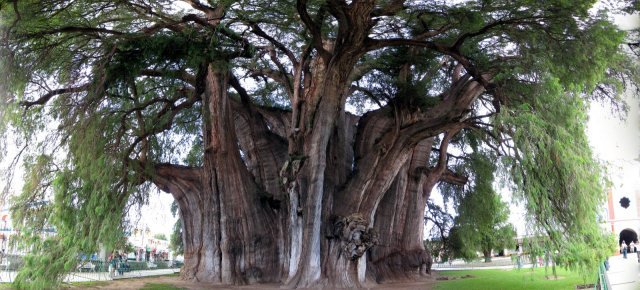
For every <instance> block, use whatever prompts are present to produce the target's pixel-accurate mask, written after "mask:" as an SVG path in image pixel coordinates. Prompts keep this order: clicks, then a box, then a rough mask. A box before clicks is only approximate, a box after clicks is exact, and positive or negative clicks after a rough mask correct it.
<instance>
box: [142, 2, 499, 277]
mask: <svg viewBox="0 0 640 290" xmlns="http://www.w3.org/2000/svg"><path fill="white" fill-rule="evenodd" d="M298 3H299V4H301V3H302V5H304V1H300V2H298ZM298 9H299V11H301V7H300V6H299V7H298ZM372 9H373V2H372V1H359V2H357V3H356V2H354V4H353V5H351V6H349V7H340V8H337V7H333V10H331V11H329V12H330V13H331V14H332V15H334V17H336V18H337V20H338V22H340V23H343V24H345V23H348V25H346V24H345V25H341V26H340V27H349V29H341V30H340V31H339V33H338V35H337V37H336V39H335V40H334V41H325V42H322V41H312V42H313V45H314V49H315V50H316V51H317V54H316V55H314V56H313V57H312V56H310V54H309V53H308V51H307V52H305V53H304V55H303V56H302V58H301V59H300V60H299V61H296V62H295V63H294V66H295V67H294V73H293V76H292V77H293V80H291V83H290V84H292V85H293V86H292V87H291V88H290V89H291V90H290V91H289V92H288V94H289V95H290V96H291V111H289V112H284V111H278V110H273V109H265V108H261V107H259V106H256V105H255V104H253V103H252V102H251V100H250V96H249V95H248V93H247V92H246V91H245V90H244V89H242V87H241V86H240V84H239V83H238V80H237V79H235V77H234V76H232V75H231V72H228V71H226V68H225V66H224V65H222V66H220V64H219V63H216V64H209V65H208V66H207V67H206V69H202V70H203V71H201V72H200V73H199V76H200V77H201V78H202V80H203V81H202V82H203V84H202V86H203V89H202V91H203V92H202V104H203V105H202V115H203V140H204V144H203V146H204V164H203V165H202V166H201V167H197V168H189V167H182V166H172V165H155V171H154V174H152V176H153V177H152V181H153V182H154V183H155V184H156V185H158V186H159V187H160V188H161V189H162V190H164V191H167V192H170V193H171V194H172V195H173V196H174V197H175V199H176V200H177V201H178V205H179V206H180V213H181V217H182V220H183V225H184V236H183V239H184V244H185V268H184V270H183V271H182V276H183V277H184V278H186V279H195V280H198V281H212V282H218V283H222V284H247V283H253V282H280V283H283V284H285V285H287V286H288V287H291V288H298V287H318V286H326V287H331V288H340V287H342V288H355V287H361V286H364V285H366V284H368V283H377V282H382V281H389V280H396V279H408V278H414V277H418V276H423V275H427V274H429V273H430V267H431V257H430V255H429V253H427V252H426V251H425V249H424V245H423V242H422V224H423V217H424V212H425V206H426V201H427V199H428V198H429V194H430V192H431V190H432V189H433V187H434V186H435V185H436V183H437V182H438V181H439V180H441V179H446V178H447V176H450V175H447V171H446V168H447V166H446V165H447V160H446V151H447V145H448V143H449V141H450V140H451V138H453V136H455V135H456V133H457V132H459V131H460V130H461V129H462V128H463V127H465V123H464V114H465V112H466V111H467V110H468V108H469V107H470V106H471V104H472V103H473V101H474V100H475V99H476V98H477V97H478V96H479V95H480V94H481V93H483V92H484V86H483V85H482V82H486V79H489V78H490V76H482V77H483V79H482V81H478V80H477V79H474V78H472V77H471V76H470V75H465V76H462V77H456V78H455V79H454V80H453V81H452V84H451V88H450V89H449V90H448V91H446V92H445V93H443V95H442V97H441V99H440V102H439V103H438V104H437V105H435V106H433V107H431V108H429V109H427V110H426V111H421V110H417V109H416V108H412V107H411V106H407V105H406V104H403V103H401V102H395V101H391V102H389V103H388V104H386V105H385V106H383V107H381V108H380V109H378V110H375V111H372V112H369V113H367V114H365V115H364V116H361V117H358V116H354V115H351V114H349V113H347V112H346V111H345V103H346V99H347V96H348V94H349V92H350V89H351V87H350V86H351V78H352V77H353V76H352V75H353V73H354V67H355V65H356V61H357V60H358V59H359V57H360V56H362V55H363V54H364V53H366V52H367V49H368V48H367V45H371V44H370V43H368V41H369V40H368V33H369V30H370V28H371V26H372V25H373V24H374V23H373V22H372V21H371V17H370V13H371V11H372ZM302 10H304V7H302ZM301 16H302V18H303V21H307V22H308V24H309V26H310V30H312V31H314V29H319V28H317V27H315V28H314V27H313V22H312V20H310V19H309V18H308V15H305V14H304V13H301ZM316 32H317V31H316ZM313 34H314V37H317V36H318V35H317V34H315V33H313ZM408 70H409V66H405V68H404V70H401V72H402V73H403V74H405V75H404V76H400V77H403V78H406V77H407V75H408V73H409V72H408ZM485 77H486V79H485ZM230 88H233V89H234V90H235V91H236V92H237V93H238V95H239V99H234V98H232V97H231V96H230V95H228V90H229V89H230ZM397 97H398V98H400V97H402V96H397ZM436 136H442V138H436ZM435 140H441V141H440V143H437V142H435ZM436 145H439V147H440V148H439V158H438V159H437V161H435V162H433V164H431V163H430V161H429V160H430V156H431V155H432V152H431V151H432V147H433V146H436Z"/></svg>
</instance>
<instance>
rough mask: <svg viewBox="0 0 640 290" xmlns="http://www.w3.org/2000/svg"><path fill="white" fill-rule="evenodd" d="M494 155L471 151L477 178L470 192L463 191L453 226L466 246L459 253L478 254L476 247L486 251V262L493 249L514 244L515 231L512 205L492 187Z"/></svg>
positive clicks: (502, 248)
mask: <svg viewBox="0 0 640 290" xmlns="http://www.w3.org/2000/svg"><path fill="white" fill-rule="evenodd" d="M493 160H495V158H493V157H491V156H483V155H481V154H479V153H476V154H472V155H471V161H470V162H468V164H470V165H471V170H472V171H473V172H475V179H474V180H473V186H472V189H471V190H470V192H468V193H467V194H465V195H464V197H463V198H462V201H460V204H459V205H458V207H457V208H458V216H456V218H455V222H454V227H457V230H458V233H457V234H458V237H459V238H460V239H461V241H462V245H461V246H462V247H463V249H464V250H462V251H461V252H460V256H461V257H463V258H465V259H475V258H477V254H476V251H479V252H481V253H482V254H483V255H484V261H485V262H491V255H492V251H493V250H496V251H501V250H504V249H505V248H512V247H514V245H515V240H514V238H515V237H516V231H515V228H514V226H513V225H512V224H511V223H509V222H508V219H509V205H508V204H507V203H505V202H503V201H502V200H501V197H500V195H498V194H497V193H496V192H495V190H494V189H493V186H494V177H493V175H494V173H495V170H496V166H495V164H494V163H493Z"/></svg>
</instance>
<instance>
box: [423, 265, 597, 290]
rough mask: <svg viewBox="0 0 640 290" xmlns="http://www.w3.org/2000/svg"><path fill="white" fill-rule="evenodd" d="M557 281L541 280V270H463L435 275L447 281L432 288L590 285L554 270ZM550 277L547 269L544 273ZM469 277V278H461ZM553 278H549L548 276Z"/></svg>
mask: <svg viewBox="0 0 640 290" xmlns="http://www.w3.org/2000/svg"><path fill="white" fill-rule="evenodd" d="M556 270H557V274H558V280H548V279H546V278H545V272H544V268H536V269H535V270H534V271H531V269H520V270H517V269H513V270H465V271H442V272H440V271H438V275H439V276H448V277H449V279H451V278H453V277H456V279H454V280H441V281H438V283H437V284H436V288H435V289H436V290H448V289H474V290H485V289H486V290H489V289H491V290H507V289H518V290H520V289H522V290H525V289H526V290H533V289H544V290H551V289H553V290H556V289H557V290H560V289H566V290H573V289H576V285H582V284H592V283H595V281H596V280H595V279H592V280H591V281H584V280H583V279H582V277H580V275H579V274H578V273H573V272H568V271H566V270H564V269H560V268H556ZM548 273H549V275H551V269H550V268H549V270H548ZM465 275H471V276H473V277H472V278H461V277H462V276H465ZM551 277H552V278H553V276H551Z"/></svg>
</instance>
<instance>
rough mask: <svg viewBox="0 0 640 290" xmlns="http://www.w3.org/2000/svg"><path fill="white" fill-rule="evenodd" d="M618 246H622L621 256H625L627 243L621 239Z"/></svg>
mask: <svg viewBox="0 0 640 290" xmlns="http://www.w3.org/2000/svg"><path fill="white" fill-rule="evenodd" d="M620 247H622V257H623V258H625V259H626V258H627V243H626V242H625V241H622V244H620Z"/></svg>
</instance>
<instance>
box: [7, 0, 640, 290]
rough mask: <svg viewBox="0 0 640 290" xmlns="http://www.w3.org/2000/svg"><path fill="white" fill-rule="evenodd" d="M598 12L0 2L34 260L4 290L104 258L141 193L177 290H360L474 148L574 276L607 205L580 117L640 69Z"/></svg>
mask: <svg viewBox="0 0 640 290" xmlns="http://www.w3.org/2000/svg"><path fill="white" fill-rule="evenodd" d="M594 4H595V1H593V0H583V1H566V0H551V1H529V0H518V1H500V0H493V1H489V0H479V1H453V2H452V1H439V0H422V1H403V0H378V1H374V0H366V1H344V0H327V1H322V0H297V1H288V0H277V1H264V0H238V1H227V0H224V1H206V2H205V1H199V0H184V1H180V2H177V3H174V1H165V0H144V1H108V0H87V1H62V0H48V1H30V0H26V1H0V28H1V29H2V44H1V46H0V62H1V67H0V78H1V79H0V100H1V105H2V110H1V111H0V120H1V121H2V122H0V132H2V134H3V136H12V138H14V139H15V140H16V144H17V145H18V146H20V148H19V150H17V151H18V152H19V154H20V157H21V159H20V158H19V159H12V160H22V161H23V162H24V168H25V172H26V174H25V177H24V178H25V183H24V187H23V188H22V192H21V194H20V195H18V196H16V197H15V198H13V199H12V201H11V204H12V212H13V215H14V220H15V222H16V227H17V228H19V229H20V233H21V235H22V236H23V238H24V239H23V242H24V245H25V246H26V247H29V248H30V249H32V255H31V256H29V257H28V258H27V260H26V267H25V268H24V269H23V271H21V272H20V275H19V276H18V278H17V279H16V283H17V285H18V286H19V287H36V288H38V287H45V288H46V287H49V285H51V283H56V282H59V281H60V279H61V278H60V277H61V274H62V273H64V272H65V271H70V270H72V269H73V268H74V265H75V264H74V263H75V259H76V257H77V253H78V252H92V251H95V250H96V249H97V247H98V244H99V243H103V244H104V245H107V246H115V245H116V244H117V243H118V241H121V240H122V235H123V234H124V232H125V231H126V229H127V228H128V227H130V221H128V220H127V215H126V213H127V212H128V211H129V210H130V209H134V208H135V206H137V205H140V204H145V203H146V202H147V201H148V199H149V190H150V189H151V188H152V185H155V186H156V187H157V188H159V189H161V190H163V191H166V192H169V193H171V194H172V195H173V196H174V198H175V199H176V201H177V202H178V205H179V207H180V211H179V212H180V215H181V218H182V221H183V226H184V227H183V241H184V242H185V243H184V250H185V257H188V258H189V259H191V258H193V259H194V261H196V262H193V263H189V262H188V261H187V260H188V259H186V260H185V263H186V264H185V271H184V273H183V275H185V276H186V277H187V278H195V279H199V280H202V279H204V280H211V281H219V282H222V283H250V282H252V281H281V282H283V283H287V284H289V285H291V286H293V287H296V286H301V287H303V286H312V285H315V284H314V283H321V284H322V283H324V282H318V281H323V279H325V280H329V281H335V280H340V279H343V280H344V281H342V282H341V283H342V284H336V285H341V286H344V287H351V286H354V285H359V284H357V283H358V281H361V280H362V279H364V278H363V277H364V276H363V275H360V274H358V273H359V272H358V271H360V270H353V271H351V270H349V271H346V270H345V271H341V269H356V268H357V269H363V268H362V267H364V266H363V265H364V263H368V264H367V265H368V266H367V267H366V269H367V270H366V271H372V269H374V270H375V275H384V274H385V273H391V272H393V271H391V270H389V269H391V268H392V266H390V265H394V263H392V262H388V263H387V262H384V261H392V260H393V259H395V258H394V257H396V256H394V255H395V254H394V253H402V254H401V255H400V256H401V259H404V260H403V261H413V260H411V259H408V258H407V259H405V258H406V257H408V255H413V254H411V253H417V252H420V249H419V247H423V246H422V245H421V242H420V245H419V246H417V244H416V241H414V240H417V239H416V237H417V236H418V235H421V230H419V231H418V233H414V234H413V235H410V234H409V233H408V231H409V230H402V229H401V228H404V227H413V226H415V227H417V226H419V225H420V224H421V223H422V212H424V207H425V204H426V200H427V199H428V196H429V193H430V192H431V189H432V188H433V187H434V186H435V185H436V184H438V186H440V188H441V191H442V192H443V193H444V194H445V195H447V196H450V197H454V196H457V197H458V198H459V199H458V200H463V197H464V196H465V195H466V194H471V192H472V191H469V190H468V186H471V185H470V184H473V181H474V180H479V178H480V174H481V171H475V170H470V169H469V168H472V167H469V164H470V162H472V158H470V154H471V153H472V152H479V151H481V150H484V151H491V152H492V153H491V154H492V155H491V156H493V158H492V159H491V162H494V163H495V164H496V168H497V173H496V175H497V176H498V177H499V178H500V179H501V180H502V181H503V182H504V184H507V185H508V186H509V187H510V188H511V190H512V191H513V193H514V196H515V197H516V198H517V199H518V200H520V202H522V203H523V204H524V205H525V207H526V209H527V212H528V215H529V216H530V217H531V221H533V223H532V227H534V228H536V229H537V230H538V231H540V232H543V233H544V234H546V235H548V236H549V237H550V239H551V241H552V244H553V247H555V248H556V249H560V250H562V249H566V245H567V243H571V244H572V247H576V248H580V249H583V250H584V249H586V251H588V254H585V252H584V251H583V252H580V255H581V257H584V259H579V260H577V261H578V262H575V263H574V262H572V263H567V265H569V266H572V265H576V263H578V264H580V265H583V266H585V267H589V266H593V265H595V264H596V263H598V262H599V260H601V259H603V258H604V256H605V255H606V254H607V253H606V252H605V251H601V250H603V249H605V248H606V247H607V245H606V241H605V240H606V239H604V238H602V239H600V238H594V237H596V236H598V237H600V236H602V233H601V230H600V228H599V227H598V224H597V215H598V212H599V209H600V207H601V205H602V204H603V201H604V198H605V195H604V189H603V187H604V179H603V171H602V167H601V165H600V164H599V163H598V162H597V161H595V160H594V159H593V157H592V152H591V149H590V148H589V144H588V142H587V137H586V135H585V122H586V120H587V117H588V116H587V114H586V112H587V109H588V107H589V104H590V103H591V101H601V102H609V103H613V104H615V105H620V99H619V97H618V96H619V94H620V93H621V92H622V91H623V90H624V89H625V88H634V87H633V84H634V83H636V84H637V83H639V82H638V79H639V75H638V72H639V71H640V70H638V59H637V57H636V56H634V54H632V53H630V52H629V51H628V50H627V48H628V46H626V45H624V44H625V43H627V42H633V41H629V40H628V39H626V38H625V33H624V32H623V31H620V30H619V29H617V28H616V26H615V25H614V24H612V23H611V21H610V19H609V15H608V13H607V11H605V10H601V11H597V10H596V9H595V8H592V6H594ZM618 4H619V6H618V8H619V9H627V10H628V11H637V5H638V3H637V1H620V2H619V3H618ZM347 108H349V111H347ZM3 139H4V138H3ZM5 147H6V146H2V148H0V149H3V150H5V152H6V148H5ZM23 148H24V149H23ZM456 152H457V153H456ZM4 155H5V154H2V156H3V157H4ZM15 162H17V161H15ZM14 165H15V164H14ZM464 184H466V185H464ZM205 193H206V194H205ZM488 202H491V199H490V198H489V200H488ZM462 204H463V203H460V205H462ZM197 218H203V219H207V220H206V221H204V222H202V223H200V221H199V220H197ZM209 220H210V222H209ZM405 221H406V222H405ZM45 226H54V227H55V228H56V230H57V233H58V234H57V235H56V236H54V237H48V238H46V239H45V238H43V237H41V236H40V235H39V233H40V231H41V229H42V228H43V227H45ZM270 234H272V235H273V236H274V237H277V238H273V239H269V238H267V237H268V236H269V235H270ZM204 235H207V236H206V237H205V236H204ZM201 236H202V237H205V238H200V237H201ZM205 240H212V241H220V243H219V244H215V245H212V246H210V245H207V244H206V242H203V241H205ZM381 240H383V241H382V242H381ZM420 240H421V237H420ZM269 241H273V242H269ZM276 241H277V242H276ZM198 243H201V244H200V245H201V246H200V247H198V246H197V245H198ZM379 243H387V244H386V245H387V247H388V249H387V250H385V249H384V248H382V247H376V245H377V244H379ZM202 244H204V245H205V246H204V247H203V246H202ZM576 244H579V245H576ZM334 245H335V246H334ZM394 247H397V249H400V250H393V251H392V250H391V249H396V248H394ZM416 247H418V248H416ZM194 249H200V250H201V251H205V252H197V251H195V250H194ZM422 250H424V249H423V248H422ZM207 251H208V252H207ZM261 251H263V252H261ZM394 251H395V252H394ZM416 251H417V252H416ZM346 253H348V254H346ZM365 253H368V254H366V255H368V258H367V261H365V262H362V263H359V262H358V261H360V260H359V258H360V257H362V256H363V255H365ZM214 255H218V256H216V257H219V258H218V259H209V258H210V257H212V256H214ZM576 255H577V254H576ZM198 257H200V258H198ZM260 257H274V259H261V258H260ZM283 257H284V258H283ZM335 257H340V258H335ZM415 257H418V258H416V259H418V260H420V261H423V260H425V259H424V257H423V256H420V255H417V256H415ZM205 258H206V259H207V261H208V262H207V263H209V262H210V263H213V264H207V263H204V262H203V263H200V262H198V261H204V260H203V259H205ZM334 258H335V259H338V260H335V261H334V260H332V259H334ZM243 259H244V260H243ZM416 259H414V260H416ZM361 260H362V261H364V260H365V259H361ZM211 261H213V262H211ZM215 261H222V262H221V263H220V265H219V264H216V263H217V262H215ZM247 261H249V262H250V263H255V265H254V266H255V267H254V268H251V269H245V268H242V267H245V265H248V264H247V263H249V262H247ZM296 261H297V262H298V263H297V264H296ZM403 263H404V262H403ZM407 263H409V262H407ZM409 264H411V263H409ZM420 264H423V263H420ZM234 265H235V266H234ZM330 265H333V266H330ZM411 265H412V267H414V266H415V265H413V264H411ZM225 267H226V268H225ZM247 267H248V266H247ZM269 267H273V268H269ZM330 267H335V268H333V269H334V271H333V272H332V271H331V270H328V269H329V268H330ZM341 267H344V268H341ZM276 268H277V269H278V270H273V271H271V270H268V269H276ZM219 269H222V270H219ZM261 269H262V270H261ZM403 269H404V268H403ZM204 272H209V273H211V275H210V276H209V277H208V278H207V276H206V275H205V274H203V273H204ZM342 272H347V273H351V274H353V277H351V278H349V277H347V276H348V275H341V274H340V273H342ZM358 275H360V276H358ZM356 276H357V278H354V277H356ZM345 277H347V278H345ZM356 280H357V281H356Z"/></svg>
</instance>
